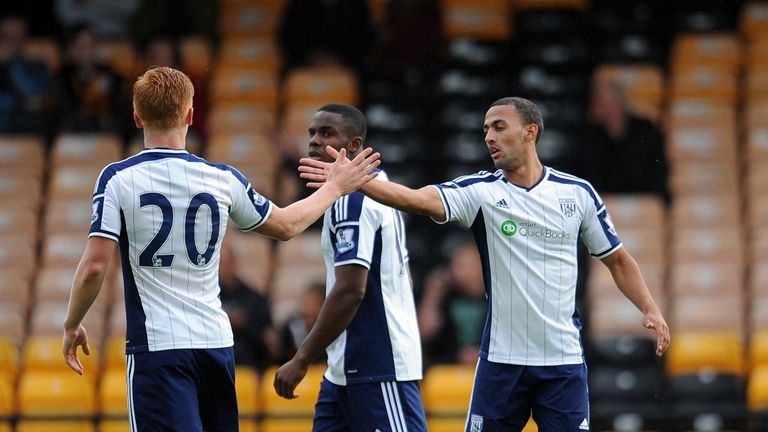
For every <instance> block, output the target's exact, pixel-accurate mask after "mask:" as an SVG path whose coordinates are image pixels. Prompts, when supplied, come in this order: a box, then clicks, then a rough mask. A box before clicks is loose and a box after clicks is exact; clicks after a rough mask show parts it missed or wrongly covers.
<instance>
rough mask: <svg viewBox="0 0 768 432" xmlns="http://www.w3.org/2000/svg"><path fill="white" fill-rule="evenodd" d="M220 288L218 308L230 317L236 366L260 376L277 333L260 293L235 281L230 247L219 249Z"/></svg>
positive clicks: (269, 359) (234, 260)
mask: <svg viewBox="0 0 768 432" xmlns="http://www.w3.org/2000/svg"><path fill="white" fill-rule="evenodd" d="M220 259H221V261H220V264H219V287H220V288H221V307H222V308H223V309H224V311H225V312H227V315H229V322H230V324H231V325H232V333H233V335H234V338H235V363H237V364H243V365H247V366H251V367H253V368H255V369H257V370H258V371H259V372H263V371H264V369H265V368H266V367H267V366H268V365H269V364H271V363H272V360H273V359H274V357H275V352H276V349H277V333H276V332H275V329H274V327H272V312H271V310H270V307H269V302H268V301H267V299H266V297H264V296H263V295H262V294H261V293H259V292H258V291H256V290H254V289H253V288H251V287H248V286H247V285H245V283H243V281H241V280H240V279H239V278H238V277H237V257H236V256H235V251H234V250H233V249H232V246H231V244H229V243H227V242H224V243H223V244H222V245H221V258H220Z"/></svg>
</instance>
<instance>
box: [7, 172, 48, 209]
mask: <svg viewBox="0 0 768 432" xmlns="http://www.w3.org/2000/svg"><path fill="white" fill-rule="evenodd" d="M41 186H42V180H41V178H40V176H39V173H37V172H33V171H30V170H27V169H25V168H4V169H2V170H0V201H5V202H9V201H12V202H18V201H22V200H21V199H20V197H24V199H23V201H27V203H25V204H23V205H24V206H26V207H32V206H34V205H37V203H39V202H40V197H41V195H42V188H41Z"/></svg>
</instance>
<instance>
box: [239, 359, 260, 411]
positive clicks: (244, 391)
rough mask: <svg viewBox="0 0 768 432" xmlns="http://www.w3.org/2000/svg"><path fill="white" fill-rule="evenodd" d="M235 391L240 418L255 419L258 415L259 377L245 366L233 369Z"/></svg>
mask: <svg viewBox="0 0 768 432" xmlns="http://www.w3.org/2000/svg"><path fill="white" fill-rule="evenodd" d="M235 390H236V391H237V409H238V411H239V412H240V417H241V418H242V417H245V418H255V417H256V416H257V415H258V413H259V411H258V410H259V375H258V373H256V371H255V370H253V369H252V368H249V367H246V366H238V367H237V368H235Z"/></svg>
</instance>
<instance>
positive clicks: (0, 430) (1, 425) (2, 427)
mask: <svg viewBox="0 0 768 432" xmlns="http://www.w3.org/2000/svg"><path fill="white" fill-rule="evenodd" d="M0 432H13V428H12V427H11V422H8V421H2V420H0Z"/></svg>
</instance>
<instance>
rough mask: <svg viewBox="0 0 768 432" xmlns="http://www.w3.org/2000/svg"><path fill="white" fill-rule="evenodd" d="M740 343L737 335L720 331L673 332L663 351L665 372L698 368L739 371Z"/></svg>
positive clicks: (741, 366) (741, 368) (691, 371)
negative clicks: (664, 353) (672, 336)
mask: <svg viewBox="0 0 768 432" xmlns="http://www.w3.org/2000/svg"><path fill="white" fill-rule="evenodd" d="M743 348H744V344H743V342H742V340H741V338H740V336H739V335H737V334H734V333H727V332H726V333H722V332H692V333H677V334H676V335H675V337H674V338H672V344H671V346H670V348H669V352H668V353H667V373H668V374H670V375H678V374H695V373H699V372H701V371H711V372H714V373H726V374H727V373H730V374H736V375H741V374H742V373H743V372H744V354H743V353H744V349H743Z"/></svg>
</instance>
